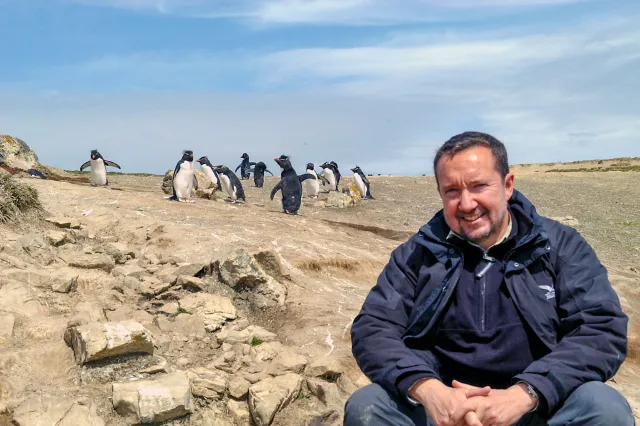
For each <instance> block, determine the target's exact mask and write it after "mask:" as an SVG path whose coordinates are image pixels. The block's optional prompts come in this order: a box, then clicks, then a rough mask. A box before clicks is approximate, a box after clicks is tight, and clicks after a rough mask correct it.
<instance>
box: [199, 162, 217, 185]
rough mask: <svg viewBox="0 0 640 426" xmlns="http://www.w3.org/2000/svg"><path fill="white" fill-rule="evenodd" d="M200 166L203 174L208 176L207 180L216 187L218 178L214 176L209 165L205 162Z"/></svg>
mask: <svg viewBox="0 0 640 426" xmlns="http://www.w3.org/2000/svg"><path fill="white" fill-rule="evenodd" d="M200 168H201V169H202V170H203V171H204V174H205V175H206V176H207V177H208V178H209V180H210V181H211V183H212V184H213V186H216V187H217V186H218V178H216V175H215V174H214V173H213V170H211V167H209V166H207V165H206V164H204V165H202V166H201V167H200Z"/></svg>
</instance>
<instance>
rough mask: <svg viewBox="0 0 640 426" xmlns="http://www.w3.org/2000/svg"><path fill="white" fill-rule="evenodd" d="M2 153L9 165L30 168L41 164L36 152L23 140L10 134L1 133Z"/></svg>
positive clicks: (24, 168)
mask: <svg viewBox="0 0 640 426" xmlns="http://www.w3.org/2000/svg"><path fill="white" fill-rule="evenodd" d="M0 154H2V157H3V158H4V160H3V162H4V163H6V164H7V165H8V166H11V167H15V168H18V169H22V170H29V169H31V168H34V167H36V166H38V165H39V164H40V161H39V160H38V156H37V155H36V152H35V151H34V150H33V149H31V147H29V145H27V143H26V142H25V141H23V140H20V139H18V138H16V137H13V136H9V135H0Z"/></svg>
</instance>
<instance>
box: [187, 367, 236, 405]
mask: <svg viewBox="0 0 640 426" xmlns="http://www.w3.org/2000/svg"><path fill="white" fill-rule="evenodd" d="M189 379H190V380H191V392H192V393H193V395H194V396H198V397H201V398H205V399H211V400H217V399H220V398H222V397H223V396H224V393H225V391H226V390H227V374H226V373H224V372H222V371H219V370H215V371H213V370H208V369H206V368H198V369H196V370H193V371H190V372H189Z"/></svg>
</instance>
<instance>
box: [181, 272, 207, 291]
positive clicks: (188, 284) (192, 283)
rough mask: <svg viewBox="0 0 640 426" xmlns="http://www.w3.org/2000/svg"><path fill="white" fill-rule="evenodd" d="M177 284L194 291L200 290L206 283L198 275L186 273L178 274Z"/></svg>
mask: <svg viewBox="0 0 640 426" xmlns="http://www.w3.org/2000/svg"><path fill="white" fill-rule="evenodd" d="M177 284H178V285H181V286H182V288H188V289H191V290H195V291H202V290H204V289H205V287H206V286H207V284H206V283H205V282H204V281H202V280H201V279H200V278H198V277H191V276H188V275H180V276H179V277H178V280H177Z"/></svg>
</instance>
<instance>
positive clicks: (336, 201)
mask: <svg viewBox="0 0 640 426" xmlns="http://www.w3.org/2000/svg"><path fill="white" fill-rule="evenodd" d="M359 201H360V197H357V196H356V197H352V196H351V195H348V194H345V193H342V192H336V191H331V192H329V196H328V197H327V200H326V201H325V207H330V208H338V209H345V208H347V207H353V206H355V205H356V204H358V202H359Z"/></svg>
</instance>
